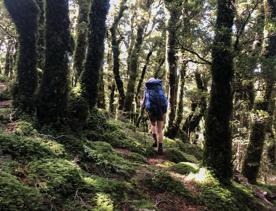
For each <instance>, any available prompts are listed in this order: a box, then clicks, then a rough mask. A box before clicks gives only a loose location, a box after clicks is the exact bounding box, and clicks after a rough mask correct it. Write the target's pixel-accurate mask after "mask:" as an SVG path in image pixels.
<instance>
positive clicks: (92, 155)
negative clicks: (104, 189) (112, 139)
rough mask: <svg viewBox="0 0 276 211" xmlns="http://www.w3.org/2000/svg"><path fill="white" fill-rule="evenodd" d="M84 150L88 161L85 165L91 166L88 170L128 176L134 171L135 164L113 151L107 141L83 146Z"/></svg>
mask: <svg viewBox="0 0 276 211" xmlns="http://www.w3.org/2000/svg"><path fill="white" fill-rule="evenodd" d="M84 150H85V153H86V154H85V159H86V161H90V162H89V163H88V165H87V167H88V168H89V169H90V168H92V169H91V170H90V171H92V172H94V171H98V172H99V173H100V174H107V175H112V174H116V175H120V176H123V177H130V176H131V175H133V173H134V172H135V166H136V164H135V163H131V162H129V161H127V160H125V159H124V158H123V157H122V156H120V155H119V154H118V153H116V152H114V151H113V149H112V147H111V145H109V144H108V143H105V142H94V143H93V145H92V146H91V147H88V146H85V149H84ZM91 162H93V163H91ZM93 167H94V168H93Z"/></svg>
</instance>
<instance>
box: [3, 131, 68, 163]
mask: <svg viewBox="0 0 276 211" xmlns="http://www.w3.org/2000/svg"><path fill="white" fill-rule="evenodd" d="M0 148H1V151H2V152H3V154H10V155H11V156H12V158H14V159H17V160H24V159H26V160H35V159H39V158H45V157H60V156H63V155H64V153H65V152H64V149H63V146H62V145H60V144H58V143H56V142H53V141H49V140H44V139H39V138H25V137H20V136H16V135H3V134H0Z"/></svg>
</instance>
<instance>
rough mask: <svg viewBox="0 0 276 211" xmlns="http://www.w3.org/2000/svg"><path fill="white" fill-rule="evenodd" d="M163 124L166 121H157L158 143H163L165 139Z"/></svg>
mask: <svg viewBox="0 0 276 211" xmlns="http://www.w3.org/2000/svg"><path fill="white" fill-rule="evenodd" d="M163 126H164V121H157V122H156V134H157V140H158V143H163V139H164V135H163Z"/></svg>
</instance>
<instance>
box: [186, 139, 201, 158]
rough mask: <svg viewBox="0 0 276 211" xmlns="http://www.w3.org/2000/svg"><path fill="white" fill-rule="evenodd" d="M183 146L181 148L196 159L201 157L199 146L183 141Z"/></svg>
mask: <svg viewBox="0 0 276 211" xmlns="http://www.w3.org/2000/svg"><path fill="white" fill-rule="evenodd" d="M183 147H184V148H183V149H182V151H183V152H185V153H187V154H190V155H193V156H195V157H196V159H198V160H202V159H203V150H202V149H201V148H200V147H199V146H197V145H194V144H189V143H184V145H183Z"/></svg>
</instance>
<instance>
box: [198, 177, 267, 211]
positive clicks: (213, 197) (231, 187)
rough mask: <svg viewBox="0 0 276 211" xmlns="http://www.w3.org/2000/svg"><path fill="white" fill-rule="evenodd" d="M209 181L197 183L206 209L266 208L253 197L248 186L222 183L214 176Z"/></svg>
mask: <svg viewBox="0 0 276 211" xmlns="http://www.w3.org/2000/svg"><path fill="white" fill-rule="evenodd" d="M210 181H211V183H205V184H204V183H202V184H200V185H199V187H200V195H199V200H200V201H201V202H202V203H203V204H204V205H205V206H206V207H208V210H214V211H216V210H227V211H251V210H257V211H258V210H260V211H263V210H268V209H265V207H264V206H263V205H261V204H260V203H259V202H258V200H257V199H255V198H254V197H253V195H252V192H251V190H249V189H248V188H246V187H244V186H242V185H240V184H237V183H230V184H228V185H223V184H221V183H219V181H218V180H216V179H215V178H211V180H210Z"/></svg>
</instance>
